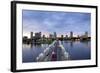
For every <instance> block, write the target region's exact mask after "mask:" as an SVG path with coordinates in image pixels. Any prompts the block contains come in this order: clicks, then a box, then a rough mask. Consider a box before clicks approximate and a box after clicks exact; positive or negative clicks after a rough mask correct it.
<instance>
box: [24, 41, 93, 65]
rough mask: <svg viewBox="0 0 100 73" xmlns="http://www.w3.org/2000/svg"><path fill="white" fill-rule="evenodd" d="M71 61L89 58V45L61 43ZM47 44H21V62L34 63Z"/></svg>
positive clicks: (88, 43)
mask: <svg viewBox="0 0 100 73" xmlns="http://www.w3.org/2000/svg"><path fill="white" fill-rule="evenodd" d="M61 43H62V44H63V46H64V47H65V49H66V51H67V52H68V53H69V54H70V58H71V60H83V59H90V58H91V49H90V48H91V43H90V41H87V42H80V41H61ZM48 46H49V44H23V49H22V56H23V57H22V58H23V62H25V63H26V62H36V57H37V56H38V55H39V54H40V53H42V52H43V51H44V50H45V49H46V48H47V47H48Z"/></svg>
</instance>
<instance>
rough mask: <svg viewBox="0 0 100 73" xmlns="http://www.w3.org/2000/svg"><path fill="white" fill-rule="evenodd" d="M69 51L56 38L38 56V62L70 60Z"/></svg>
mask: <svg viewBox="0 0 100 73" xmlns="http://www.w3.org/2000/svg"><path fill="white" fill-rule="evenodd" d="M69 59H70V56H69V53H68V52H67V51H66V49H65V48H64V46H63V45H62V43H61V41H58V40H55V41H53V43H52V44H50V45H49V46H48V47H47V48H46V49H45V50H44V51H43V52H42V53H40V54H39V56H38V57H37V58H36V61H37V62H45V61H64V60H69Z"/></svg>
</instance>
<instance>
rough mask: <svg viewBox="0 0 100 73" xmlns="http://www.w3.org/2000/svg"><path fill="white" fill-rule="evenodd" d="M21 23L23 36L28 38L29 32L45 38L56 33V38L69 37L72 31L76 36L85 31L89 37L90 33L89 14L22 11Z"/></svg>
mask: <svg viewBox="0 0 100 73" xmlns="http://www.w3.org/2000/svg"><path fill="white" fill-rule="evenodd" d="M22 22H23V36H28V37H29V36H30V32H33V33H36V32H41V33H42V35H46V36H49V34H53V33H54V32H56V33H57V36H61V35H68V36H69V33H70V32H71V31H72V32H73V33H74V36H77V35H83V34H84V33H85V32H86V31H87V32H88V33H89V35H90V31H91V13H82V12H81V13H80V12H60V11H37V10H23V11H22ZM33 35H34V34H33Z"/></svg>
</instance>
